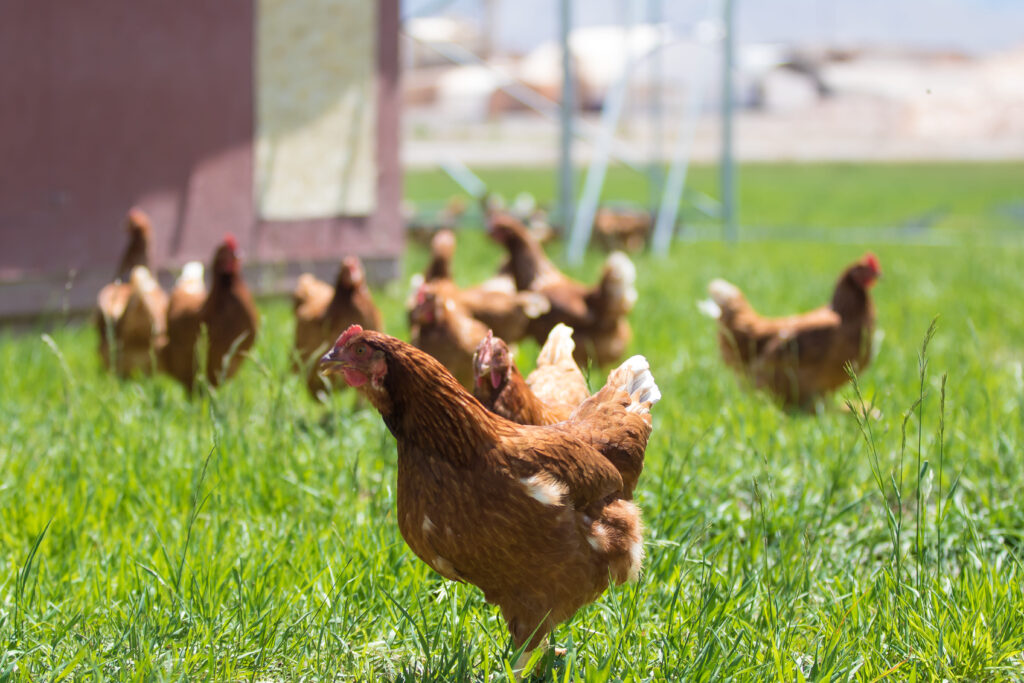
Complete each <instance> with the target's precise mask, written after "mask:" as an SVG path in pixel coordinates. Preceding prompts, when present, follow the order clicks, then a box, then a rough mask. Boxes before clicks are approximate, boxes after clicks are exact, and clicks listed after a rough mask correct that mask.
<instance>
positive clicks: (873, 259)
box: [864, 251, 882, 273]
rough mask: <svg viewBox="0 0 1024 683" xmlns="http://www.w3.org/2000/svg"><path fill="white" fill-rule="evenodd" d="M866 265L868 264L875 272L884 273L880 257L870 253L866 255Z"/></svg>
mask: <svg viewBox="0 0 1024 683" xmlns="http://www.w3.org/2000/svg"><path fill="white" fill-rule="evenodd" d="M864 263H866V264H867V266H868V268H870V269H871V270H873V271H875V272H876V273H881V272H882V264H880V263H879V262H878V257H877V256H875V255H874V254H873V253H871V252H870V251H869V252H868V253H867V254H865V255H864Z"/></svg>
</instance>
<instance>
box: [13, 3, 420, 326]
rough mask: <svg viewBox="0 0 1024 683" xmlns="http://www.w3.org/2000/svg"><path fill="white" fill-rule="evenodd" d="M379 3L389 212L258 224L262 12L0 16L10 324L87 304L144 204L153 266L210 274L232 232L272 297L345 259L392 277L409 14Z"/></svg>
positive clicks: (70, 7)
mask: <svg viewBox="0 0 1024 683" xmlns="http://www.w3.org/2000/svg"><path fill="white" fill-rule="evenodd" d="M378 7H379V21H378V31H379V39H378V52H379V54H378V74H379V77H378V82H379V86H378V141H377V148H378V149H377V157H378V158H377V164H378V170H379V180H378V209H377V210H376V211H375V212H374V213H373V214H372V215H370V216H363V217H344V216H342V217H337V218H329V219H320V220H304V221H261V220H259V219H258V217H257V216H256V214H255V210H254V206H255V202H254V199H253V130H254V122H253V112H254V100H253V95H254V93H253V87H254V86H253V83H254V78H253V54H254V50H253V48H254V46H253V40H254V19H255V17H254V13H255V4H254V3H253V2H210V1H209V0H155V1H152V2H145V3H131V2H124V0H91V1H90V2H88V3H74V2H60V1H59V0H6V1H5V2H3V3H0V64H2V65H3V66H0V92H2V93H4V97H3V98H0V317H11V316H25V315H32V314H35V313H38V312H41V311H47V310H51V311H52V310H55V309H59V308H70V309H85V308H88V307H90V306H91V305H92V303H93V302H94V301H95V294H96V292H97V291H98V289H99V287H100V286H101V285H102V284H103V283H105V282H106V281H109V279H110V277H111V275H112V271H113V270H114V268H115V266H116V262H117V259H118V257H119V255H120V251H121V249H122V246H123V238H124V233H123V230H122V224H123V219H124V215H125V213H126V211H127V210H128V209H129V208H131V207H132V206H139V207H141V208H142V209H144V210H145V211H146V212H147V213H149V215H150V216H151V218H152V219H153V224H154V228H155V232H156V235H155V237H156V241H155V243H154V245H153V257H154V260H155V262H156V263H155V265H156V266H158V267H166V268H173V267H177V266H180V265H181V264H182V263H184V262H185V261H188V260H192V259H200V260H203V261H206V260H208V258H209V255H210V253H211V251H212V249H213V246H214V245H215V244H216V243H217V242H218V241H219V240H220V238H221V237H222V235H223V234H224V233H225V232H229V231H230V232H233V233H234V234H235V235H236V237H237V238H238V241H239V243H240V244H241V245H242V248H243V250H244V252H245V255H246V257H247V270H250V271H252V274H253V275H254V281H255V284H256V286H257V288H263V289H265V290H274V289H281V288H284V287H286V286H287V285H288V280H287V277H281V275H282V274H283V275H285V276H287V274H290V273H294V272H296V271H297V270H298V269H299V265H300V264H303V263H308V262H319V265H320V270H324V269H330V268H332V267H333V264H336V263H337V259H338V258H340V257H341V256H343V255H344V254H346V253H357V254H359V255H361V256H363V257H364V258H366V259H368V261H369V263H368V268H369V270H370V271H371V272H373V271H374V270H375V268H376V270H377V271H378V275H380V274H389V273H385V272H383V271H393V270H394V264H395V263H396V258H397V256H398V254H399V250H400V248H401V244H402V231H401V221H400V216H399V201H400V195H401V180H400V170H399V162H398V97H399V93H398V72H399V69H398V54H397V41H398V18H399V15H398V12H399V9H398V0H382V1H381V2H379V3H378ZM279 264H288V266H289V267H287V268H280V267H278V266H279ZM161 279H162V280H164V282H165V284H167V283H168V281H169V279H170V277H169V274H167V273H163V277H162V278H161ZM69 283H70V284H69ZM66 285H69V286H66Z"/></svg>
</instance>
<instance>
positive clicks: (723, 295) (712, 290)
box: [708, 278, 743, 307]
mask: <svg viewBox="0 0 1024 683" xmlns="http://www.w3.org/2000/svg"><path fill="white" fill-rule="evenodd" d="M708 294H710V295H711V298H712V299H713V300H714V302H715V303H716V304H718V305H719V307H722V306H725V305H726V304H728V303H729V302H731V301H732V300H733V299H737V298H739V297H741V296H743V293H742V292H740V288H739V287H737V286H736V285H734V284H732V283H731V282H726V281H725V280H723V279H722V278H715V279H714V280H712V281H711V282H710V284H708Z"/></svg>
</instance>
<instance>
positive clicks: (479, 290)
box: [409, 230, 550, 343]
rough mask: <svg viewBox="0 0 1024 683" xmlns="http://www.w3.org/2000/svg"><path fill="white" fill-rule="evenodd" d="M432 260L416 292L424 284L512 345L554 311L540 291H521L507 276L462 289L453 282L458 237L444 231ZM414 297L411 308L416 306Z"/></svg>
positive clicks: (435, 242)
mask: <svg viewBox="0 0 1024 683" xmlns="http://www.w3.org/2000/svg"><path fill="white" fill-rule="evenodd" d="M430 251H431V259H430V263H429V264H428V265H427V269H426V271H424V273H423V275H422V276H421V277H416V276H414V277H413V279H412V282H411V285H412V289H413V291H418V290H419V286H420V285H422V284H423V283H424V282H427V283H430V285H431V288H432V289H433V290H434V291H435V292H438V293H439V294H440V295H442V296H444V297H445V298H446V299H448V300H451V301H452V302H453V303H454V304H455V305H456V306H458V307H460V308H461V309H462V310H463V311H464V312H466V313H468V314H469V315H471V316H472V317H474V318H476V319H477V320H479V321H480V322H482V323H483V324H484V325H485V326H487V327H489V328H491V329H492V330H494V333H495V334H497V335H498V336H499V337H501V338H503V339H505V340H506V341H508V342H510V343H515V342H518V341H520V340H521V339H524V338H525V337H526V334H527V330H528V328H529V325H530V323H531V321H532V320H534V319H536V318H537V317H538V316H540V315H542V314H544V313H547V312H548V310H549V309H550V305H549V303H548V300H547V297H545V296H544V295H543V294H539V293H537V292H517V291H516V288H515V283H514V282H512V279H511V278H510V277H508V276H507V275H498V276H496V277H493V278H491V279H489V280H486V281H485V282H482V283H480V284H479V285H477V286H475V287H469V288H467V289H459V286H458V285H457V284H455V281H454V280H453V279H452V267H451V262H452V258H453V256H454V254H455V235H454V234H453V233H452V232H451V231H450V230H441V231H440V232H438V233H437V234H435V235H434V238H433V240H431V243H430ZM415 305H416V304H415V298H413V299H412V300H411V301H410V303H409V307H410V308H412V307H414V306H415Z"/></svg>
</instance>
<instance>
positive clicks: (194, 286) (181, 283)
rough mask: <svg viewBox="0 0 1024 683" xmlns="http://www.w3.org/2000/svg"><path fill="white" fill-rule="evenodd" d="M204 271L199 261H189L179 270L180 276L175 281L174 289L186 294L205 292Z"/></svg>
mask: <svg viewBox="0 0 1024 683" xmlns="http://www.w3.org/2000/svg"><path fill="white" fill-rule="evenodd" d="M204 275H205V271H204V270H203V264H202V263H200V262H199V261H189V262H188V263H186V264H185V267H184V268H182V269H181V275H179V276H178V279H177V281H175V283H174V287H175V289H181V290H184V291H187V292H196V293H202V292H205V291H206V283H205V282H204V280H203V278H204Z"/></svg>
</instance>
